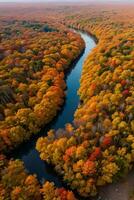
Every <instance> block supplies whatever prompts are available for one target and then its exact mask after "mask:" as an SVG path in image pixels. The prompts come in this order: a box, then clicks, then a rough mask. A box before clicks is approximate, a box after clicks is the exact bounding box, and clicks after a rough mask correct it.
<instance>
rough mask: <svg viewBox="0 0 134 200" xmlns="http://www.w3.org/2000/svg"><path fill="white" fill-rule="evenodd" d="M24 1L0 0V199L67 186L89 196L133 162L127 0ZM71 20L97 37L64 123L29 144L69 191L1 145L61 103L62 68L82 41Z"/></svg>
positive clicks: (133, 69)
mask: <svg viewBox="0 0 134 200" xmlns="http://www.w3.org/2000/svg"><path fill="white" fill-rule="evenodd" d="M25 6H26V5H21V6H20V7H19V8H18V7H17V6H16V5H14V6H13V7H12V9H11V10H9V8H6V7H5V6H4V5H3V6H2V7H1V8H0V10H1V12H0V13H1V14H0V16H1V18H0V153H1V155H0V200H8V199H11V200H21V199H24V200H33V199H35V200H38V199H39V200H40V199H45V200H52V199H53V200H75V199H76V197H75V196H74V194H73V192H72V191H75V194H76V193H77V194H79V196H81V197H82V198H85V197H88V198H89V197H91V196H96V195H97V192H98V190H99V189H100V188H101V187H102V186H104V185H107V184H110V183H113V182H117V181H119V180H120V179H121V178H123V177H125V176H126V175H127V174H128V172H129V171H130V170H131V169H132V167H133V163H134V14H133V7H130V6H123V5H122V6H121V5H118V6H114V5H112V6H107V5H96V4H94V5H92V6H80V5H77V6H74V5H72V6H69V5H66V6H65V5H62V6H60V5H58V6H56V5H53V6H52V5H51V7H49V5H45V6H44V5H41V6H37V7H36V8H35V7H34V6H32V5H27V8H26V7H25ZM28 10H30V12H28ZM23 14H25V15H24V17H22V15H23ZM35 16H36V17H35ZM35 18H36V20H35ZM55 19H56V21H55ZM72 28H74V29H78V30H81V31H84V32H87V33H88V34H90V35H91V36H92V37H93V39H94V40H95V41H96V43H97V46H96V47H95V48H94V49H93V50H92V52H91V53H90V54H89V56H88V57H87V59H86V60H85V63H84V66H83V70H82V76H81V80H80V88H79V91H78V94H79V96H80V104H79V106H78V108H77V110H76V112H75V115H74V120H73V122H72V123H71V124H66V126H65V128H64V129H62V130H61V129H60V130H50V131H49V132H48V135H47V136H46V137H40V138H39V139H38V141H37V144H36V149H37V150H38V151H39V153H40V158H41V159H42V160H44V161H45V162H47V163H50V164H52V166H53V167H54V169H55V170H56V172H57V173H58V174H59V175H61V176H62V177H63V181H64V182H65V183H66V184H67V185H68V186H69V188H70V191H69V190H68V189H64V188H56V187H55V185H54V183H50V182H48V181H47V180H46V181H45V183H43V184H42V185H41V184H40V183H39V182H38V180H37V177H36V175H30V174H28V172H27V171H26V170H25V167H24V164H23V162H22V161H20V160H13V159H12V158H11V159H9V158H8V153H9V152H11V151H12V149H14V148H16V151H17V146H18V145H20V144H21V143H23V141H25V140H32V137H34V135H35V134H36V135H37V134H38V133H39V131H40V130H41V128H43V127H44V126H45V125H46V124H48V123H49V122H50V121H52V119H53V118H54V117H55V116H56V115H57V112H58V110H59V109H60V108H61V106H62V104H63V102H64V99H65V90H66V83H65V74H66V71H67V69H68V68H69V67H71V64H72V62H73V61H75V60H76V59H77V58H79V56H80V55H81V53H82V52H83V50H84V47H85V44H84V41H83V40H82V38H81V37H80V36H79V34H77V33H75V32H73V31H72V30H71V29H72ZM4 154H5V155H7V158H6V156H5V155H4ZM71 190H72V191H71ZM130 198H131V197H130ZM132 198H133V197H132ZM132 198H131V199H132Z"/></svg>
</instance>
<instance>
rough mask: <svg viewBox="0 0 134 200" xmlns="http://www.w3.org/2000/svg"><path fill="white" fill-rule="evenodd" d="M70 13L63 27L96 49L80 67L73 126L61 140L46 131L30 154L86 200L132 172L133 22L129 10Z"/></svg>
mask: <svg viewBox="0 0 134 200" xmlns="http://www.w3.org/2000/svg"><path fill="white" fill-rule="evenodd" d="M122 9H124V10H125V8H124V7H123V8H122ZM73 11H74V12H73V14H72V15H71V12H70V15H69V13H68V14H66V16H65V18H64V20H63V21H64V24H67V25H69V26H70V27H73V28H76V29H79V30H83V31H86V32H88V33H89V34H91V35H92V36H93V37H94V39H95V40H96V41H98V44H97V47H96V48H94V49H93V50H92V52H91V54H90V55H89V56H88V58H87V59H86V61H85V63H84V66H83V71H82V77H81V81H80V89H79V91H78V93H79V95H80V100H81V102H80V105H79V107H78V109H77V110H76V112H75V115H74V122H73V123H72V125H71V124H69V125H67V126H66V127H65V129H64V130H63V131H62V133H63V134H61V133H60V135H58V134H57V133H58V132H56V131H50V132H49V133H48V136H47V137H44V138H40V139H38V142H37V145H36V148H37V150H38V151H39V152H40V157H41V159H42V160H45V161H47V162H48V163H52V164H53V165H54V166H55V170H56V171H57V172H58V173H59V174H61V175H62V176H63V179H64V181H65V182H67V183H68V184H69V185H70V187H71V188H72V189H73V190H74V189H75V190H77V191H78V193H79V194H80V195H81V196H84V197H88V196H95V195H96V193H97V188H98V187H100V186H103V185H106V184H109V183H112V182H114V181H117V180H119V179H120V178H122V177H123V176H125V175H126V174H127V173H128V171H129V170H130V169H131V168H132V166H133V162H134V79H133V77H134V71H133V69H134V68H133V66H134V29H133V25H132V24H133V22H134V21H133V14H132V12H131V11H132V10H131V9H130V12H129V14H128V11H127V14H128V15H126V13H125V12H124V13H121V11H120V10H118V8H116V9H115V8H114V7H113V10H111V9H110V8H107V7H105V10H103V11H102V10H101V9H100V10H99V9H97V6H96V8H94V9H93V10H92V8H85V7H82V8H81V10H80V12H79V13H77V11H76V10H75V9H74V10H73ZM68 127H69V128H68ZM50 133H51V134H50Z"/></svg>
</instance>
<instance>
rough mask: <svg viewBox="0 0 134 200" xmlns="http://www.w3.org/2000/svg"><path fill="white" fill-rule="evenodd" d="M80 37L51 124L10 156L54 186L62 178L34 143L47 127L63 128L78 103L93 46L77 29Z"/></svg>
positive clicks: (58, 184)
mask: <svg viewBox="0 0 134 200" xmlns="http://www.w3.org/2000/svg"><path fill="white" fill-rule="evenodd" d="M78 32H79V34H80V35H81V37H82V38H83V39H84V41H85V45H86V47H85V51H84V53H83V55H82V56H81V57H80V59H79V60H78V61H77V62H76V63H75V64H74V65H73V66H72V68H71V69H70V70H69V72H68V73H67V76H66V84H67V91H66V99H65V104H64V105H63V108H62V110H61V111H60V112H59V114H58V115H57V116H56V118H55V119H54V120H53V122H52V123H51V124H49V125H48V126H47V127H46V128H45V129H44V130H42V131H41V132H40V134H38V136H36V137H35V138H34V139H33V138H31V140H29V141H27V142H26V143H24V144H22V145H21V146H20V147H19V148H18V149H17V150H16V151H14V152H13V155H12V157H14V158H18V159H21V160H23V161H24V165H25V168H26V169H27V170H28V172H29V173H30V174H36V175H37V177H38V180H40V181H44V180H49V181H53V182H55V184H56V186H59V187H61V186H63V183H62V180H61V178H60V177H58V176H57V174H56V172H55V171H54V170H53V168H52V166H50V165H48V164H47V163H45V162H44V161H42V160H41V159H40V157H39V153H38V152H37V151H36V150H35V145H36V141H37V139H38V137H40V136H46V134H47V131H48V130H49V129H58V128H63V127H64V126H65V124H66V123H69V122H72V121H73V115H74V112H75V110H76V108H77V106H78V104H79V96H78V95H77V91H78V89H79V86H80V83H79V80H80V77H81V72H82V65H83V63H84V60H85V58H86V57H87V55H88V54H89V53H90V51H91V50H92V49H93V48H94V47H95V42H94V40H93V39H92V38H91V37H90V36H89V35H87V34H86V33H83V32H80V31H78Z"/></svg>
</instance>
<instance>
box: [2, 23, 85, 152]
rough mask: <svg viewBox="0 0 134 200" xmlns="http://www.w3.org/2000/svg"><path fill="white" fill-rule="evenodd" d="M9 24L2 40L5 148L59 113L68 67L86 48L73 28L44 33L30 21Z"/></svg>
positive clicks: (27, 137) (8, 147) (3, 135)
mask: <svg viewBox="0 0 134 200" xmlns="http://www.w3.org/2000/svg"><path fill="white" fill-rule="evenodd" d="M7 23H8V22H7V21H6V22H5V23H4V24H2V34H1V35H2V37H1V44H0V55H1V58H0V151H7V150H9V149H12V148H14V147H16V146H18V145H19V144H20V143H22V142H23V141H24V140H28V139H29V138H30V136H32V135H34V134H36V133H38V132H39V130H40V128H41V127H43V126H45V125H46V124H47V123H49V122H50V121H51V120H52V119H53V118H54V117H55V116H56V114H57V111H58V110H59V109H60V107H61V105H62V103H63V101H64V96H65V94H64V90H65V88H66V84H65V80H64V71H65V70H66V69H67V68H68V67H69V65H70V64H71V62H72V61H74V60H75V59H76V58H77V57H78V56H79V55H80V53H81V52H82V50H83V48H84V42H83V40H82V39H81V37H80V36H79V35H78V34H75V33H72V32H69V31H67V32H66V31H65V32H63V31H62V30H61V32H59V31H54V30H53V29H52V32H51V31H50V30H49V31H50V32H44V31H42V29H43V27H42V26H43V25H42V24H39V23H32V22H29V21H20V22H17V21H16V22H14V21H11V22H10V26H8V30H7V28H6V26H7ZM38 27H39V28H40V29H38ZM16 28H18V29H19V33H18V32H16V31H17V30H16ZM43 30H44V29H43ZM45 30H46V29H45Z"/></svg>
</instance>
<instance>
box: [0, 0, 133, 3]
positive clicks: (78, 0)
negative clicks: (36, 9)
mask: <svg viewBox="0 0 134 200" xmlns="http://www.w3.org/2000/svg"><path fill="white" fill-rule="evenodd" d="M57 1H58V2H68V1H69V2H72V3H73V2H82V1H87V2H108V1H110V2H127V3H134V0H0V2H3V3H4V2H18V3H19V2H23V3H25V2H57Z"/></svg>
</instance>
